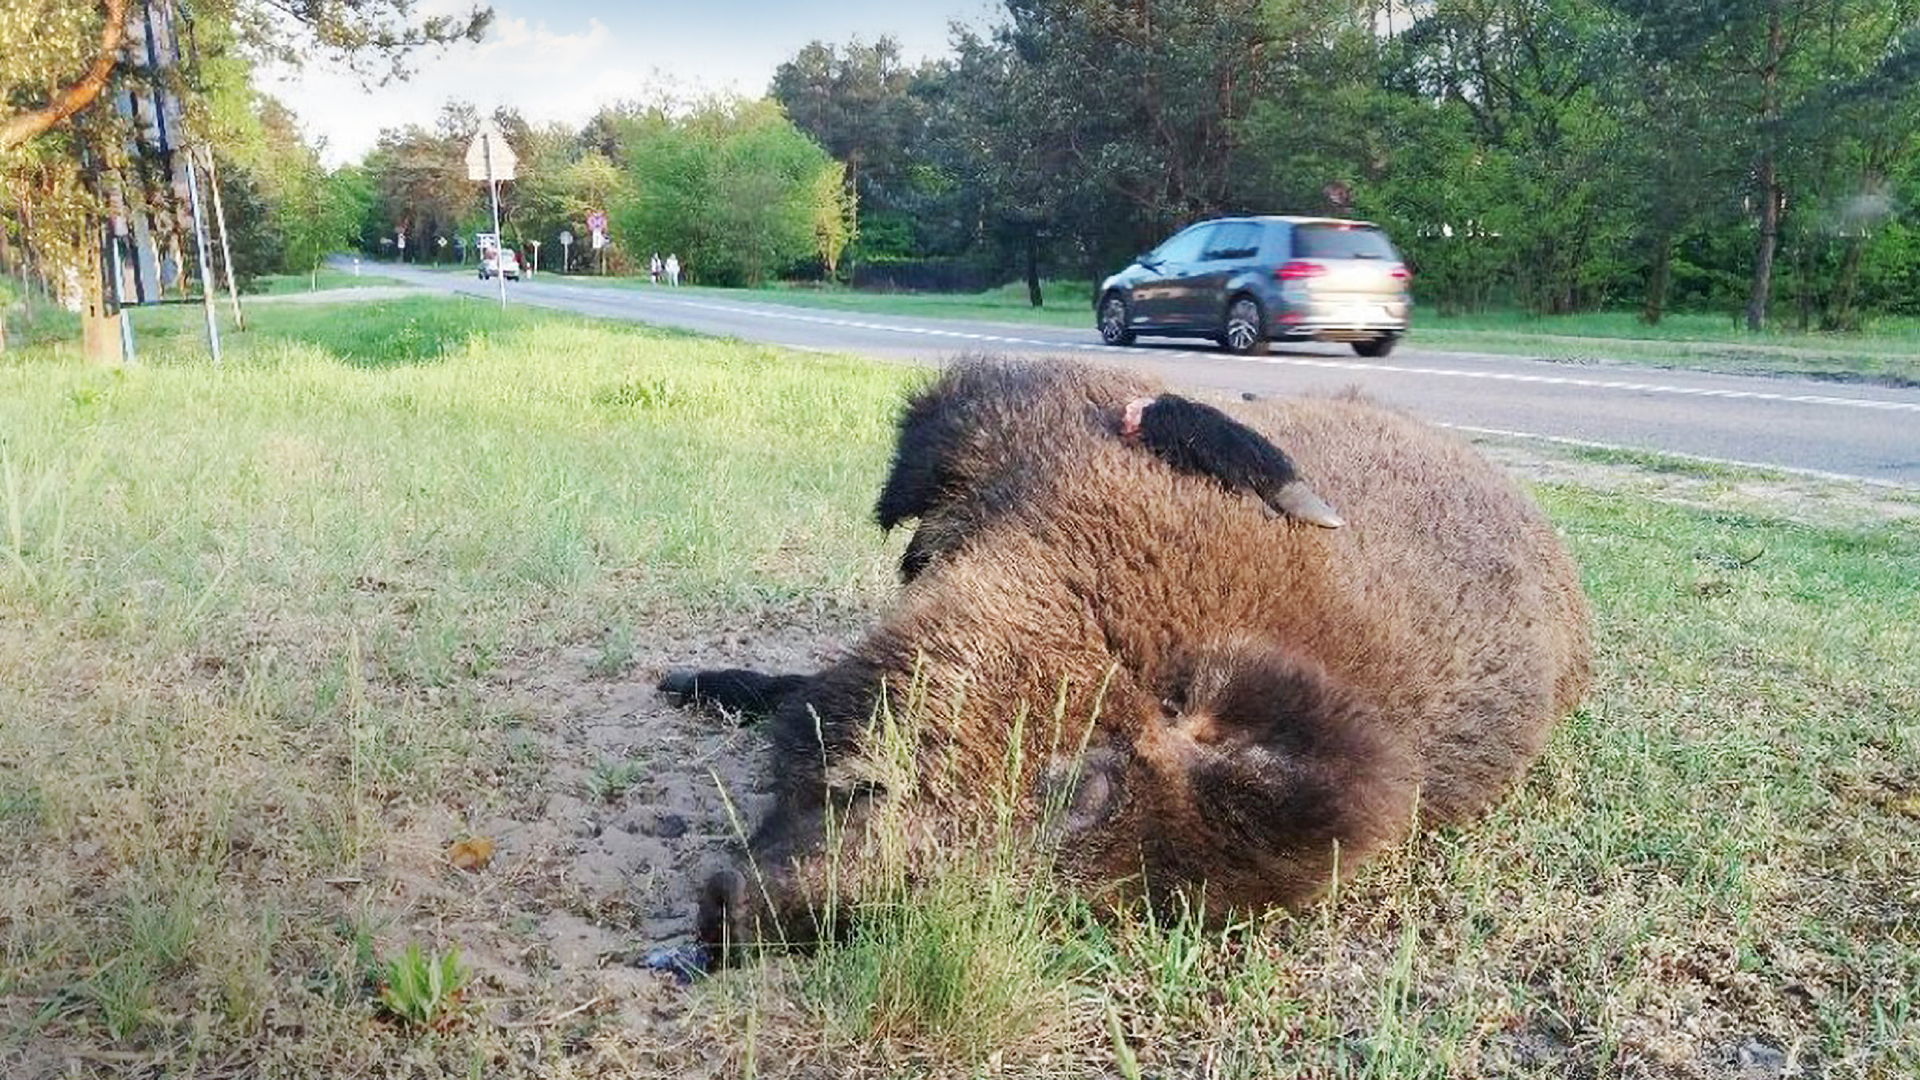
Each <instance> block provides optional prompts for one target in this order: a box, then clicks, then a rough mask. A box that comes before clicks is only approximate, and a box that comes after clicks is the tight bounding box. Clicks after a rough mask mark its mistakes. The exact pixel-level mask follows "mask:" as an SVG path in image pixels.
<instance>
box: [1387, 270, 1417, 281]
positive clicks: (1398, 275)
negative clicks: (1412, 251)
mask: <svg viewBox="0 0 1920 1080" xmlns="http://www.w3.org/2000/svg"><path fill="white" fill-rule="evenodd" d="M1387 276H1388V277H1391V278H1392V279H1393V280H1395V281H1397V282H1399V283H1400V284H1402V285H1405V284H1406V283H1407V282H1409V281H1412V280H1413V275H1412V274H1411V273H1409V272H1408V270H1407V268H1406V267H1404V266H1396V267H1394V268H1393V269H1391V270H1389V271H1387Z"/></svg>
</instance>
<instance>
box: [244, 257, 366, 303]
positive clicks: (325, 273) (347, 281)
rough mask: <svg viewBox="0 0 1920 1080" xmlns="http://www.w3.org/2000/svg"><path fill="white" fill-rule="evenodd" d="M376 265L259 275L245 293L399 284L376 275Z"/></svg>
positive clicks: (329, 267) (274, 293) (330, 267)
mask: <svg viewBox="0 0 1920 1080" xmlns="http://www.w3.org/2000/svg"><path fill="white" fill-rule="evenodd" d="M377 270H378V266H377V265H376V264H373V263H368V264H366V265H365V266H363V267H362V268H361V273H359V274H355V273H354V272H353V271H351V270H340V269H336V268H335V267H332V266H323V267H321V268H320V269H319V270H318V271H316V272H315V273H313V274H262V275H261V276H259V277H257V278H254V279H253V283H252V284H251V285H249V286H248V287H247V291H246V295H248V296H284V295H286V294H288V293H304V292H314V291H322V292H324V291H326V290H329V289H353V288H359V287H361V286H365V285H399V284H401V281H400V280H399V279H398V278H389V277H380V276H379V275H378V273H377V272H376V271H377Z"/></svg>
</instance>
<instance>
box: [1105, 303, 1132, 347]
mask: <svg viewBox="0 0 1920 1080" xmlns="http://www.w3.org/2000/svg"><path fill="white" fill-rule="evenodd" d="M1100 340H1101V341H1104V342H1106V343H1107V344H1109V345H1131V344H1133V331H1132V330H1131V329H1129V328H1128V326H1127V299H1126V297H1124V296H1121V295H1120V294H1119V293H1117V292H1110V293H1108V294H1107V295H1106V296H1105V297H1104V298H1102V299H1101V301H1100Z"/></svg>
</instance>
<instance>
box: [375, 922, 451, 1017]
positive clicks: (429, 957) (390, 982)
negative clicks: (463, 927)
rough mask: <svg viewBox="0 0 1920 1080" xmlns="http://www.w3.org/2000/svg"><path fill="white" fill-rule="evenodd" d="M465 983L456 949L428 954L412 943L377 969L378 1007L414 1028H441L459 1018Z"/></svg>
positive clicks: (427, 951)
mask: <svg viewBox="0 0 1920 1080" xmlns="http://www.w3.org/2000/svg"><path fill="white" fill-rule="evenodd" d="M466 983H467V972H466V971H465V969H463V968H462V967H461V966H460V950H459V949H448V950H447V951H446V952H444V953H442V952H438V951H429V950H423V949H421V948H420V946H419V944H418V943H417V942H416V943H414V944H411V945H408V946H407V949H406V951H405V952H403V953H401V954H400V955H399V956H396V957H394V958H393V959H391V960H389V961H387V963H386V964H385V966H384V967H383V968H382V969H381V979H380V1007H381V1008H382V1009H384V1010H386V1012H387V1013H388V1015H390V1016H392V1017H394V1018H395V1019H397V1020H400V1021H403V1022H405V1023H408V1024H412V1025H414V1026H416V1027H422V1028H442V1027H445V1026H447V1025H448V1024H450V1023H451V1022H452V1021H453V1019H454V1018H455V1017H456V1016H457V1015H458V1014H459V1012H460V1008H461V1002H462V990H463V989H464V988H465V986H466Z"/></svg>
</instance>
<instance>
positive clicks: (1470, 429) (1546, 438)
mask: <svg viewBox="0 0 1920 1080" xmlns="http://www.w3.org/2000/svg"><path fill="white" fill-rule="evenodd" d="M1429 423H1431V424H1433V425H1434V426H1435V427H1443V428H1446V429H1448V430H1449V431H1458V432H1462V433H1464V434H1468V435H1491V436H1494V437H1496V438H1502V439H1529V440H1534V441H1538V442H1548V443H1554V444H1557V445H1560V446H1577V447H1579V448H1581V449H1583V450H1607V451H1616V452H1619V453H1625V454H1644V455H1648V456H1652V457H1664V458H1677V459H1679V460H1681V461H1698V462H1700V463H1702V464H1706V465H1725V466H1729V467H1732V468H1737V469H1756V470H1759V471H1761V472H1772V473H1787V474H1789V475H1792V476H1804V477H1808V478H1809V479H1813V480H1829V481H1834V482H1837V483H1845V484H1871V485H1872V486H1874V487H1882V488H1888V489H1891V490H1893V491H1912V490H1913V489H1912V488H1911V487H1909V486H1908V485H1906V484H1902V483H1899V482H1897V481H1893V480H1876V479H1874V478H1873V477H1870V476H1854V475H1853V474H1851V473H1837V472H1827V471H1825V470H1822V469H1802V468H1798V467H1796V466H1793V465H1771V464H1768V463H1766V462H1763V461H1742V460H1740V459H1739V458H1723V457H1712V456H1710V455H1707V454H1684V453H1681V452H1679V451H1677V450H1651V449H1648V448H1647V447H1644V446H1626V445H1623V444H1621V443H1608V442H1596V441H1594V440H1592V439H1570V438H1568V437H1567V436H1565V435H1542V434H1540V433H1539V432H1535V431H1507V430H1505V429H1502V428H1486V427H1474V426H1472V425H1470V424H1449V423H1445V422H1442V421H1439V420H1433V421H1429Z"/></svg>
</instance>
